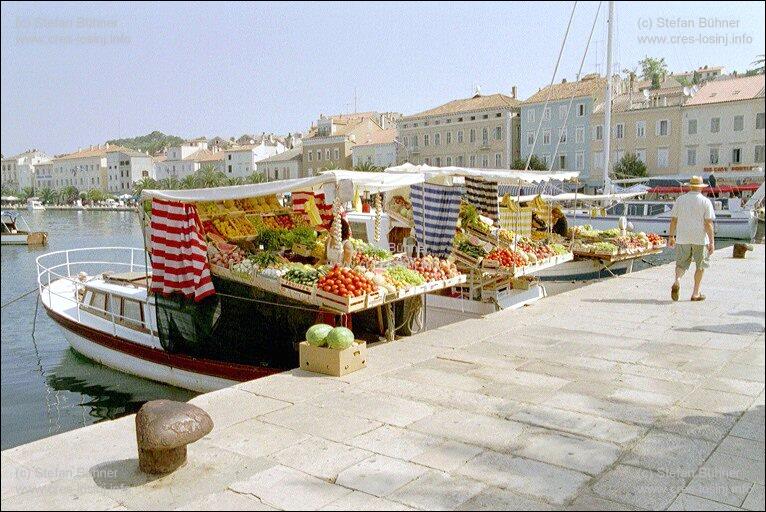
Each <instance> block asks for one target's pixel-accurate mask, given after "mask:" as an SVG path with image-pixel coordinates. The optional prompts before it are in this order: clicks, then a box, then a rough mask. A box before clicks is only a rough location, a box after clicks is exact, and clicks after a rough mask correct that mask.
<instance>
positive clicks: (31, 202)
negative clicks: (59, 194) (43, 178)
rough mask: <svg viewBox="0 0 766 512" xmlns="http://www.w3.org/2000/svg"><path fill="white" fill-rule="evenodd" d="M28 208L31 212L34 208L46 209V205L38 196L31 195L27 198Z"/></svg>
mask: <svg viewBox="0 0 766 512" xmlns="http://www.w3.org/2000/svg"><path fill="white" fill-rule="evenodd" d="M27 210H29V211H30V212H31V211H34V210H45V205H44V204H43V202H42V201H40V200H39V199H38V198H36V197H30V198H29V199H27Z"/></svg>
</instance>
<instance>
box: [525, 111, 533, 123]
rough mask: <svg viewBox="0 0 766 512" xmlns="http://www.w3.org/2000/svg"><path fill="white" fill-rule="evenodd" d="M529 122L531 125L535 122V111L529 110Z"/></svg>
mask: <svg viewBox="0 0 766 512" xmlns="http://www.w3.org/2000/svg"><path fill="white" fill-rule="evenodd" d="M527 121H529V122H530V123H534V122H535V111H534V110H527Z"/></svg>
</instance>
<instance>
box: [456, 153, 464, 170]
mask: <svg viewBox="0 0 766 512" xmlns="http://www.w3.org/2000/svg"><path fill="white" fill-rule="evenodd" d="M457 166H458V167H462V166H463V155H460V156H459V157H457Z"/></svg>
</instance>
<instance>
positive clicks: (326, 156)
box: [324, 148, 330, 160]
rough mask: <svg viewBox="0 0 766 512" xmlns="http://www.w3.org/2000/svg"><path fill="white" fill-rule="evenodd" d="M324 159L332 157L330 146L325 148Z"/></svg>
mask: <svg viewBox="0 0 766 512" xmlns="http://www.w3.org/2000/svg"><path fill="white" fill-rule="evenodd" d="M324 159H325V160H329V159H330V148H327V149H325V150H324Z"/></svg>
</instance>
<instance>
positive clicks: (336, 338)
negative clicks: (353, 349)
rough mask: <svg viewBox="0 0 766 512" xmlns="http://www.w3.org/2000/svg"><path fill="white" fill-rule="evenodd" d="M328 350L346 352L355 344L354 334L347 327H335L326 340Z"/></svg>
mask: <svg viewBox="0 0 766 512" xmlns="http://www.w3.org/2000/svg"><path fill="white" fill-rule="evenodd" d="M324 341H325V343H327V347H328V348H332V349H335V350H344V349H347V348H348V347H350V346H351V345H352V344H353V343H354V333H353V332H351V329H348V328H346V327H335V328H333V329H332V330H331V331H330V332H329V333H328V334H327V337H326V338H325V339H324Z"/></svg>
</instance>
